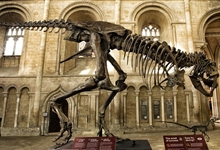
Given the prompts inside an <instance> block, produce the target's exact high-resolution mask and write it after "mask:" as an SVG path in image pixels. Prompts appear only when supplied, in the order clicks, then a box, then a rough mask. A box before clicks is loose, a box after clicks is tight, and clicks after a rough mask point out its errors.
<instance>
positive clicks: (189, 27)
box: [184, 0, 194, 52]
mask: <svg viewBox="0 0 220 150" xmlns="http://www.w3.org/2000/svg"><path fill="white" fill-rule="evenodd" d="M184 6H185V18H186V30H187V39H188V50H189V51H188V52H194V50H193V38H192V25H191V18H190V2H189V0H184Z"/></svg>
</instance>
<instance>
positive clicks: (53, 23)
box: [0, 19, 74, 33]
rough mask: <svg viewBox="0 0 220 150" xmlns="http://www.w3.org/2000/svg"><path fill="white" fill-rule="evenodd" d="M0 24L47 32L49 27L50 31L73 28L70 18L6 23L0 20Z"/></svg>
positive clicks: (7, 26)
mask: <svg viewBox="0 0 220 150" xmlns="http://www.w3.org/2000/svg"><path fill="white" fill-rule="evenodd" d="M0 26H4V27H6V28H23V29H27V30H35V31H42V30H43V31H44V32H47V31H48V29H51V30H50V32H52V31H53V30H54V29H55V28H58V31H56V33H57V32H59V31H60V29H65V31H66V30H72V29H73V27H74V26H73V23H72V22H71V20H67V21H65V20H63V19H61V20H57V19H55V20H49V21H46V20H44V21H34V22H32V21H29V22H24V23H6V22H1V23H0Z"/></svg>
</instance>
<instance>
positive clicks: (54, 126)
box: [49, 100, 68, 133]
mask: <svg viewBox="0 0 220 150" xmlns="http://www.w3.org/2000/svg"><path fill="white" fill-rule="evenodd" d="M60 107H61V108H62V111H63V113H64V114H65V115H66V116H67V117H68V102H67V101H66V100H65V101H63V102H62V103H61V106H60ZM60 129H61V128H60V120H59V118H58V116H57V114H56V113H54V112H53V111H52V107H50V123H49V133H50V132H59V131H60Z"/></svg>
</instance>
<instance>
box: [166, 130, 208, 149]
mask: <svg viewBox="0 0 220 150" xmlns="http://www.w3.org/2000/svg"><path fill="white" fill-rule="evenodd" d="M163 139H164V146H165V150H208V146H207V144H206V142H205V139H204V137H203V135H199V134H198V135H168V136H163Z"/></svg>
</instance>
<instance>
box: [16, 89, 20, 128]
mask: <svg viewBox="0 0 220 150" xmlns="http://www.w3.org/2000/svg"><path fill="white" fill-rule="evenodd" d="M20 95H21V93H20V92H17V93H16V96H17V104H16V110H15V120H14V127H15V128H16V127H17V126H18V109H19V103H20Z"/></svg>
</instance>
